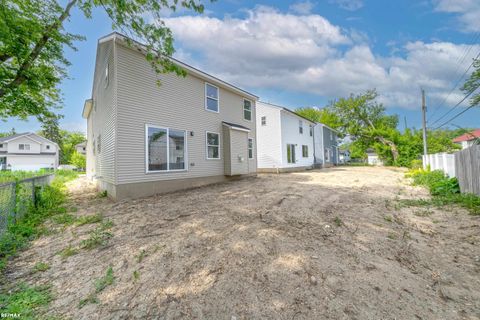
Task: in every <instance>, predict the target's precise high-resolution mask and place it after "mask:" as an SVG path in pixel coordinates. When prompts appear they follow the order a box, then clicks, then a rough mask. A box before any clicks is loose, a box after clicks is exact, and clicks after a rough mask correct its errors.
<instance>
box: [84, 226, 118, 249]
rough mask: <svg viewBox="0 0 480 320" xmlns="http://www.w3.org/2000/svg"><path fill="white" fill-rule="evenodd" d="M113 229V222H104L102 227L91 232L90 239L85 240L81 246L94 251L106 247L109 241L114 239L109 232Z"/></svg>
mask: <svg viewBox="0 0 480 320" xmlns="http://www.w3.org/2000/svg"><path fill="white" fill-rule="evenodd" d="M111 227H113V222H112V221H110V220H107V221H103V222H102V224H101V225H100V226H98V227H97V228H95V229H94V230H92V231H91V232H90V236H89V238H88V239H85V240H83V241H82V242H81V243H80V246H81V247H82V248H83V249H93V248H97V247H102V246H104V245H106V244H107V242H108V239H110V238H111V237H113V234H112V233H111V232H109V231H108V229H110V228H111Z"/></svg>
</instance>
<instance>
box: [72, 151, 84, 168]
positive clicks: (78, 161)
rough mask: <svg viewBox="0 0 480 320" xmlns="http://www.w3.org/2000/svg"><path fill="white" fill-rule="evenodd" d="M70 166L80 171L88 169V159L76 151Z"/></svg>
mask: <svg viewBox="0 0 480 320" xmlns="http://www.w3.org/2000/svg"><path fill="white" fill-rule="evenodd" d="M70 164H71V165H74V166H75V167H77V168H78V169H85V168H86V167H87V159H86V158H85V156H84V155H83V154H81V153H78V152H77V151H74V152H73V153H72V156H71V157H70Z"/></svg>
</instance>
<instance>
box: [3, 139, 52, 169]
mask: <svg viewBox="0 0 480 320" xmlns="http://www.w3.org/2000/svg"><path fill="white" fill-rule="evenodd" d="M57 166H58V145H57V144H56V143H55V142H53V141H50V140H48V139H45V138H43V137H41V136H39V135H37V134H35V133H30V132H26V133H19V134H14V135H11V136H8V137H3V138H0V170H12V171H18V170H25V171H37V170H40V169H56V168H57Z"/></svg>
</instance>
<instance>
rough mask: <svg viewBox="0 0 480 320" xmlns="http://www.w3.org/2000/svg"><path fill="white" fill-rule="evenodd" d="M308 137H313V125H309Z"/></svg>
mask: <svg viewBox="0 0 480 320" xmlns="http://www.w3.org/2000/svg"><path fill="white" fill-rule="evenodd" d="M310 137H313V126H312V125H310Z"/></svg>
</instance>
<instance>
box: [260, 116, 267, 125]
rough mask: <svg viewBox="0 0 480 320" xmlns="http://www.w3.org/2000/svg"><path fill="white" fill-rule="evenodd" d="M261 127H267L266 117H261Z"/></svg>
mask: <svg viewBox="0 0 480 320" xmlns="http://www.w3.org/2000/svg"><path fill="white" fill-rule="evenodd" d="M261 125H262V126H266V125H267V117H265V116H263V117H262V119H261Z"/></svg>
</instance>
